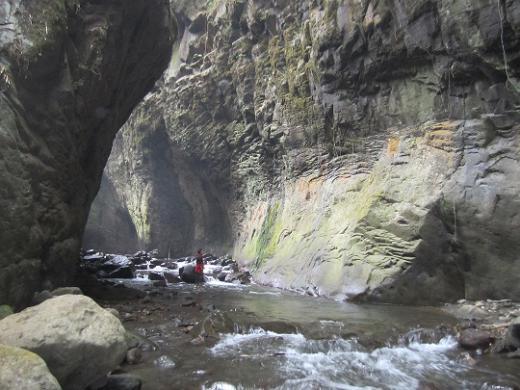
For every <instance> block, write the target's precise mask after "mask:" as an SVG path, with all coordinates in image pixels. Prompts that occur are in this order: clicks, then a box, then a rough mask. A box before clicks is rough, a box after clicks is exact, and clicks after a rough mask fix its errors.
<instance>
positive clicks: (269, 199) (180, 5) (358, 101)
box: [108, 0, 520, 303]
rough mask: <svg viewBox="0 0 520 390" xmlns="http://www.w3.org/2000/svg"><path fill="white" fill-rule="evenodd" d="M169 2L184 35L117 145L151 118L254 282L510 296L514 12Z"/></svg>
mask: <svg viewBox="0 0 520 390" xmlns="http://www.w3.org/2000/svg"><path fill="white" fill-rule="evenodd" d="M173 8H174V10H175V12H176V14H177V20H178V21H179V25H180V31H181V32H182V39H181V40H180V42H179V44H178V45H177V46H175V47H174V55H173V59H172V62H171V64H170V68H169V69H168V71H167V72H166V75H165V77H164V79H163V82H162V83H161V84H160V86H159V88H158V90H157V91H156V92H155V93H154V94H153V95H152V96H151V97H150V98H149V99H148V100H147V101H146V102H145V103H143V104H142V105H141V106H139V108H138V110H137V112H136V113H135V114H134V115H133V116H132V119H131V121H130V122H129V123H128V124H127V125H126V126H125V128H124V131H123V133H122V134H121V137H122V138H126V139H128V138H129V137H131V134H132V133H133V132H135V131H136V129H137V128H141V129H145V130H146V129H151V130H150V131H151V132H154V131H156V128H157V124H160V126H159V127H161V129H163V130H162V131H163V132H164V133H165V134H166V135H167V137H166V138H167V142H168V145H170V149H171V150H172V151H173V152H172V153H173V155H174V156H175V157H174V161H173V163H172V165H171V167H170V170H178V169H179V168H178V165H177V162H179V161H182V162H183V163H184V164H185V165H186V166H187V167H190V176H193V177H196V180H201V179H202V180H204V181H205V182H209V183H210V184H211V185H208V191H212V192H211V193H212V194H213V195H214V199H215V201H214V202H211V203H210V204H212V205H214V206H217V207H218V208H222V209H224V210H227V212H226V213H219V214H221V215H222V218H225V219H227V220H228V221H229V222H228V223H229V225H230V226H231V230H232V237H230V241H232V242H233V245H234V250H235V255H236V256H237V257H238V258H239V259H240V260H241V261H242V262H243V264H244V265H247V266H249V267H250V268H251V269H252V270H253V271H254V273H255V276H256V278H257V279H259V280H260V281H262V282H264V283H270V284H275V285H277V286H281V287H289V288H299V289H300V288H301V289H307V288H311V289H313V290H315V291H316V292H319V293H323V294H327V295H335V296H340V297H349V298H357V299H375V300H381V301H396V302H408V303H418V302H437V301H439V300H452V299H455V298H460V297H469V298H480V297H513V298H517V299H519V298H520V289H519V285H518V283H517V278H516V277H515V274H518V271H520V262H519V261H518V255H517V253H519V250H520V240H519V238H520V233H518V229H517V228H518V225H519V223H520V219H519V218H518V214H517V213H516V211H515V210H517V209H518V203H519V202H520V197H519V195H518V190H519V188H518V187H519V186H520V184H519V181H518V179H519V174H520V167H519V164H518V152H519V146H518V130H519V107H520V99H519V93H520V82H519V79H518V77H519V76H520V73H519V71H520V55H519V53H520V51H519V49H520V5H519V4H518V2H515V1H511V0H500V1H498V2H497V1H494V0H479V1H475V2H468V1H462V0H455V1H450V2H443V1H432V0H420V1H415V0H414V1H412V0H386V1H383V0H381V1H372V0H367V1H360V0H331V1H318V0H309V1H299V2H290V1H275V0H272V1H270V0H252V1H248V2H245V1H224V0H221V1H218V0H217V1H211V2H209V3H208V2H205V1H200V2H190V3H188V2H183V1H178V2H173ZM142 145H143V142H141V141H140V140H135V142H130V143H129V144H128V145H127V147H126V151H127V153H126V156H127V158H128V160H125V163H122V162H121V160H120V163H119V164H118V166H119V167H122V168H124V166H125V164H126V165H128V162H129V161H132V159H133V158H134V156H133V155H132V154H131V153H128V151H130V150H131V149H132V148H141V147H142ZM121 154H122V153H121V151H118V150H115V151H114V153H113V155H112V157H111V160H112V161H117V160H118V159H120V156H121ZM146 157H147V159H152V160H153V159H154V153H151V154H146ZM137 163H138V162H137V161H135V162H133V163H131V165H132V164H137ZM149 164H151V163H150V162H149ZM123 170H124V171H125V174H129V175H130V176H133V175H135V170H134V171H132V170H131V169H127V168H124V169H123ZM111 172H113V171H112V170H110V171H109V174H108V176H109V177H110V179H111V180H118V178H119V177H122V176H123V174H117V175H114V176H111ZM135 176H137V177H139V176H140V175H139V174H137V175H135ZM146 183H147V186H151V187H153V186H154V184H153V179H152V180H151V181H149V180H146ZM116 187H117V186H116ZM188 187H189V183H188ZM172 190H174V189H172ZM118 191H119V192H127V191H128V190H124V189H119V190H118ZM132 191H134V192H143V191H144V192H145V193H148V194H150V193H151V191H150V190H146V189H144V188H143V186H142V185H136V186H134V187H133V188H132ZM172 194H173V193H172ZM149 196H150V195H149ZM172 196H173V197H180V198H183V199H185V200H186V199H187V197H186V195H185V194H182V193H181V194H175V195H172ZM207 196H208V195H207V194H204V197H207ZM180 198H179V199H180ZM176 203H177V202H175V203H173V202H172V203H171V206H172V207H175V204H176ZM180 204H181V205H182V202H180ZM177 212H178V211H177ZM146 215H151V213H150V212H148V213H146ZM141 220H144V218H141ZM201 223H202V224H204V221H203V220H198V221H193V222H192V224H191V225H189V226H188V228H198V229H200V230H205V229H206V230H207V229H208V227H209V226H208V225H203V226H202V227H201V226H200V224H201ZM147 228H148V229H158V230H160V222H159V221H157V220H152V219H151V220H149V221H148V224H147ZM180 228H186V226H180ZM209 230H211V229H209ZM178 234H180V233H178Z"/></svg>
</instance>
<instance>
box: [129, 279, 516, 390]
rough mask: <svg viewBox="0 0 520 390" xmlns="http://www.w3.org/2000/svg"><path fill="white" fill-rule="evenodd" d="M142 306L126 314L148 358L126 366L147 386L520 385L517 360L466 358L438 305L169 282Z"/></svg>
mask: <svg viewBox="0 0 520 390" xmlns="http://www.w3.org/2000/svg"><path fill="white" fill-rule="evenodd" d="M133 285H134V286H138V287H139V288H146V287H145V286H146V284H145V283H144V282H137V281H136V282H133ZM154 305H155V306H154ZM144 307H145V309H143V307H140V308H139V307H129V306H127V307H126V308H125V309H123V311H124V310H127V311H130V312H132V311H139V310H144V312H145V314H147V315H148V314H149V315H150V317H149V318H146V316H145V319H142V318H141V317H139V319H135V320H132V321H127V322H125V326H126V327H127V328H128V329H129V330H131V331H133V332H134V333H136V334H139V335H140V336H142V337H143V339H142V340H146V343H148V345H149V348H148V351H147V352H145V356H144V359H143V362H142V363H140V364H138V365H135V366H127V367H125V370H127V371H129V372H132V373H134V374H137V375H139V376H140V377H141V378H142V379H143V381H144V387H143V389H144V390H162V389H164V390H166V389H168V390H169V389H267V388H269V389H271V388H276V389H515V388H517V387H516V385H518V384H520V369H519V368H520V364H519V361H518V360H507V359H502V358H499V357H496V356H494V357H491V356H474V357H475V359H472V358H468V356H469V355H468V353H467V352H465V351H463V350H461V349H459V348H458V347H457V342H456V340H455V338H454V337H453V336H452V335H450V334H449V333H450V332H449V331H448V329H450V328H451V326H453V325H454V324H455V323H456V320H455V319H454V318H452V317H450V316H448V315H447V314H444V313H443V312H442V311H441V310H440V309H438V308H432V307H404V306H391V305H354V304H349V303H344V302H335V301H332V300H327V299H324V298H313V297H308V296H303V295H298V294H295V293H291V292H285V291H280V290H276V289H271V288H264V287H260V286H257V285H250V286H241V285H230V284H226V283H219V282H212V283H209V284H205V285H187V284H184V283H181V284H177V285H172V286H169V287H166V288H162V289H161V292H160V293H158V292H157V291H156V293H155V294H154V300H153V302H152V303H147V304H146V305H145V306H144ZM146 308H149V310H151V311H152V313H150V312H148V311H147V310H148V309H146ZM119 309H120V310H121V308H119ZM443 325H444V326H443ZM199 334H203V335H204V336H205V337H197V336H198V335H199Z"/></svg>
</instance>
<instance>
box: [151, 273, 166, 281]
mask: <svg viewBox="0 0 520 390" xmlns="http://www.w3.org/2000/svg"><path fill="white" fill-rule="evenodd" d="M148 279H149V280H163V281H164V276H163V275H162V274H160V273H158V272H150V273H149V274H148Z"/></svg>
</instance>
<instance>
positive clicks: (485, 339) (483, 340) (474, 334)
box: [459, 329, 495, 349]
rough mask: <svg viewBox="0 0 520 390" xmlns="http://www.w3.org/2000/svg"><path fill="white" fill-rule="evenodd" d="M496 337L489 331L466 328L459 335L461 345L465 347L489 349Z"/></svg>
mask: <svg viewBox="0 0 520 390" xmlns="http://www.w3.org/2000/svg"><path fill="white" fill-rule="evenodd" d="M494 340H495V338H494V337H493V336H492V335H491V334H490V333H488V332H484V331H480V330H476V329H466V330H464V331H462V333H461V334H460V336H459V345H460V346H461V347H462V348H464V349H479V348H482V349H487V348H489V346H490V345H491V344H492V343H493V342H494Z"/></svg>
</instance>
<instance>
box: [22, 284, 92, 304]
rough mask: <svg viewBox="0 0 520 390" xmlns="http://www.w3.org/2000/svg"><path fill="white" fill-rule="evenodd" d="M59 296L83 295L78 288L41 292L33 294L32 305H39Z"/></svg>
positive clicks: (61, 288)
mask: <svg viewBox="0 0 520 390" xmlns="http://www.w3.org/2000/svg"><path fill="white" fill-rule="evenodd" d="M60 295H83V292H82V291H81V289H80V288H79V287H60V288H57V289H55V290H52V292H51V291H49V290H43V291H40V292H36V293H34V296H33V299H32V304H33V305H39V304H40V303H42V302H44V301H46V300H47V299H51V298H54V297H57V296H60Z"/></svg>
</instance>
